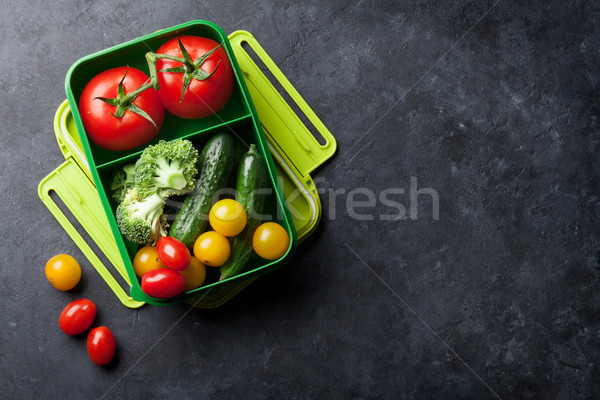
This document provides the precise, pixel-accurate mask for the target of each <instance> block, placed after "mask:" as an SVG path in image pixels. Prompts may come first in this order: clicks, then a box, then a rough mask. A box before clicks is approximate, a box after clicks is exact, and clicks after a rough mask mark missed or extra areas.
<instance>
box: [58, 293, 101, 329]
mask: <svg viewBox="0 0 600 400" xmlns="http://www.w3.org/2000/svg"><path fill="white" fill-rule="evenodd" d="M94 318H96V305H95V304H94V303H92V302H91V301H89V300H88V299H79V300H75V301H72V302H70V303H69V304H67V306H66V307H65V308H64V309H63V310H62V312H61V313H60V318H59V319H58V326H60V329H62V331H63V332H64V333H66V334H67V335H79V334H80V333H83V332H85V331H86V330H87V329H88V328H89V327H90V326H92V322H94Z"/></svg>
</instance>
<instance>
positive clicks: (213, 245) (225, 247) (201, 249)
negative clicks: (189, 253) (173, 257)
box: [194, 231, 231, 267]
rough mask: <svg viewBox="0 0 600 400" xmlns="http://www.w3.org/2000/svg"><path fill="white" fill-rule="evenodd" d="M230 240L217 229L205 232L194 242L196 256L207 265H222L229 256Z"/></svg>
mask: <svg viewBox="0 0 600 400" xmlns="http://www.w3.org/2000/svg"><path fill="white" fill-rule="evenodd" d="M230 252H231V246H230V245H229V240H227V238H226V237H225V236H223V235H221V234H220V233H218V232H215V231H208V232H204V233H203V234H202V235H200V236H198V239H196V242H194V256H196V258H197V259H198V261H200V262H201V263H204V264H205V265H208V266H210V267H220V266H221V265H223V264H225V261H227V259H228V258H229V253H230Z"/></svg>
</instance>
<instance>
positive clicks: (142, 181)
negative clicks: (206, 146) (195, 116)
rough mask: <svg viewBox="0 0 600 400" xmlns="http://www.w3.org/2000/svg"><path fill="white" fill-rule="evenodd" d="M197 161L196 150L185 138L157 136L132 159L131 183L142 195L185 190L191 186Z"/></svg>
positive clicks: (180, 193) (174, 192) (161, 194)
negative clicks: (133, 174)
mask: <svg viewBox="0 0 600 400" xmlns="http://www.w3.org/2000/svg"><path fill="white" fill-rule="evenodd" d="M197 161H198V150H196V149H195V148H194V146H193V145H192V142H190V141H189V140H185V139H177V140H173V141H171V142H166V141H164V140H161V141H159V142H158V143H157V144H156V145H154V146H148V147H146V149H145V150H144V152H143V153H142V155H141V156H140V158H139V159H138V160H137V162H136V163H135V186H136V188H137V189H138V191H139V193H140V195H141V196H142V197H149V196H151V195H153V194H158V195H159V196H160V197H162V198H165V197H168V196H172V195H182V194H186V193H189V192H191V191H192V190H193V189H194V180H195V179H196V174H197V173H198V168H197V167H196V163H197Z"/></svg>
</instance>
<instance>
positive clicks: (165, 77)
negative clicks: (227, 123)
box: [156, 36, 234, 118]
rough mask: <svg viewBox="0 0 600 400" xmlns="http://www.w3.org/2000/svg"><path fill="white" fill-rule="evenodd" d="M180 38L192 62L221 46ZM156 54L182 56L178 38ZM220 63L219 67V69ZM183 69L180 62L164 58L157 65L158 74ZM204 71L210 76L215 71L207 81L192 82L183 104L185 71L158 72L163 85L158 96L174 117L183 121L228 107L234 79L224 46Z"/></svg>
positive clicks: (167, 43) (204, 63)
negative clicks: (163, 70) (173, 69)
mask: <svg viewBox="0 0 600 400" xmlns="http://www.w3.org/2000/svg"><path fill="white" fill-rule="evenodd" d="M179 39H180V40H181V43H183V46H184V47H185V49H186V50H187V52H188V53H189V54H190V57H191V58H192V61H196V60H197V59H198V58H200V57H202V56H203V55H204V54H206V53H208V52H209V51H211V50H212V49H214V48H215V47H217V46H218V45H219V43H217V42H215V41H214V40H212V39H208V38H203V37H197V36H180V37H179ZM157 53H158V54H168V55H171V56H175V57H180V58H181V57H182V53H181V49H180V47H179V42H178V41H177V38H174V39H171V40H169V41H168V42H166V43H165V44H163V45H162V46H161V47H160V48H159V49H158V51H157ZM219 61H220V63H219ZM217 64H219V65H218V67H217ZM181 66H183V64H182V63H180V62H178V61H173V60H167V59H164V58H161V59H159V60H158V62H157V63H156V69H157V70H158V71H160V70H162V69H165V68H176V67H181ZM201 68H202V70H204V71H205V72H207V73H209V74H210V73H212V72H213V71H215V68H216V71H215V72H214V74H213V75H212V76H210V77H209V78H207V79H204V80H197V79H192V81H191V83H190V85H189V86H188V88H187V89H186V92H185V95H184V96H183V101H181V102H180V100H181V91H182V88H183V76H184V74H183V73H182V72H158V82H159V84H160V89H159V91H158V95H159V96H160V99H161V101H162V103H163V104H164V106H165V108H166V109H167V110H168V111H169V112H170V113H171V114H173V115H175V116H177V117H181V118H203V117H208V116H209V115H212V114H214V113H216V112H217V111H220V110H221V109H222V108H223V107H224V106H225V104H227V101H228V100H229V98H230V97H231V93H232V92H233V83H234V80H233V68H232V67H231V62H230V61H229V57H228V56H227V52H226V51H225V49H224V48H223V46H221V47H219V48H218V49H217V50H215V52H214V53H212V54H211V55H210V56H209V57H208V58H207V59H206V60H205V61H204V62H203V63H202V65H201Z"/></svg>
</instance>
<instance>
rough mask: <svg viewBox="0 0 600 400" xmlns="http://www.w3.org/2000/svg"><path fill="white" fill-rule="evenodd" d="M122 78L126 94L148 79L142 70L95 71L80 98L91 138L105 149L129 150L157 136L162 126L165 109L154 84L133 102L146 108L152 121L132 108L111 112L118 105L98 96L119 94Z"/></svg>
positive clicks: (82, 113) (87, 130)
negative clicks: (117, 112) (115, 114)
mask: <svg viewBox="0 0 600 400" xmlns="http://www.w3.org/2000/svg"><path fill="white" fill-rule="evenodd" d="M126 71H127V76H126V77H125V80H124V81H123V86H124V88H125V94H128V93H131V92H133V91H134V90H136V89H137V88H139V87H140V86H142V85H143V84H144V83H146V81H147V80H148V76H147V75H146V74H144V73H143V72H142V71H140V70H138V69H135V68H129V70H127V68H126V67H118V68H113V69H109V70H108V71H104V72H102V73H100V74H98V75H96V76H95V77H94V78H92V80H91V81H90V82H89V83H88V84H87V85H86V87H85V88H84V89H83V92H82V93H81V97H80V98H79V114H80V115H81V120H82V121H83V126H84V127H85V131H86V133H87V135H88V136H89V138H90V139H91V140H92V141H93V142H94V143H96V144H97V145H98V146H100V147H102V148H103V149H106V150H129V149H133V148H134V147H137V146H141V145H143V144H145V143H147V142H149V141H150V140H152V138H154V137H155V136H156V134H157V133H158V131H159V130H160V128H161V127H162V124H163V121H164V118H165V110H164V107H163V105H162V103H161V101H160V98H159V97H158V94H157V93H156V91H155V90H154V89H152V88H150V89H148V90H146V91H144V92H142V93H141V94H139V95H138V96H137V97H136V98H135V100H134V101H133V104H134V105H136V106H138V107H139V108H141V109H142V110H143V111H145V112H146V113H147V114H148V115H149V116H150V118H151V119H152V121H154V123H155V124H156V127H155V126H154V125H153V124H152V122H150V121H148V120H147V119H146V118H144V117H142V116H141V115H139V114H136V113H134V112H133V111H130V110H127V111H125V114H124V115H123V117H121V118H117V117H115V116H113V115H111V114H114V113H115V112H116V109H117V108H116V107H115V106H111V105H109V104H107V103H105V102H104V101H102V100H100V99H97V98H96V97H105V98H116V97H117V95H118V93H117V88H118V86H119V82H120V81H121V79H122V78H123V76H124V75H125V72H126Z"/></svg>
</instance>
